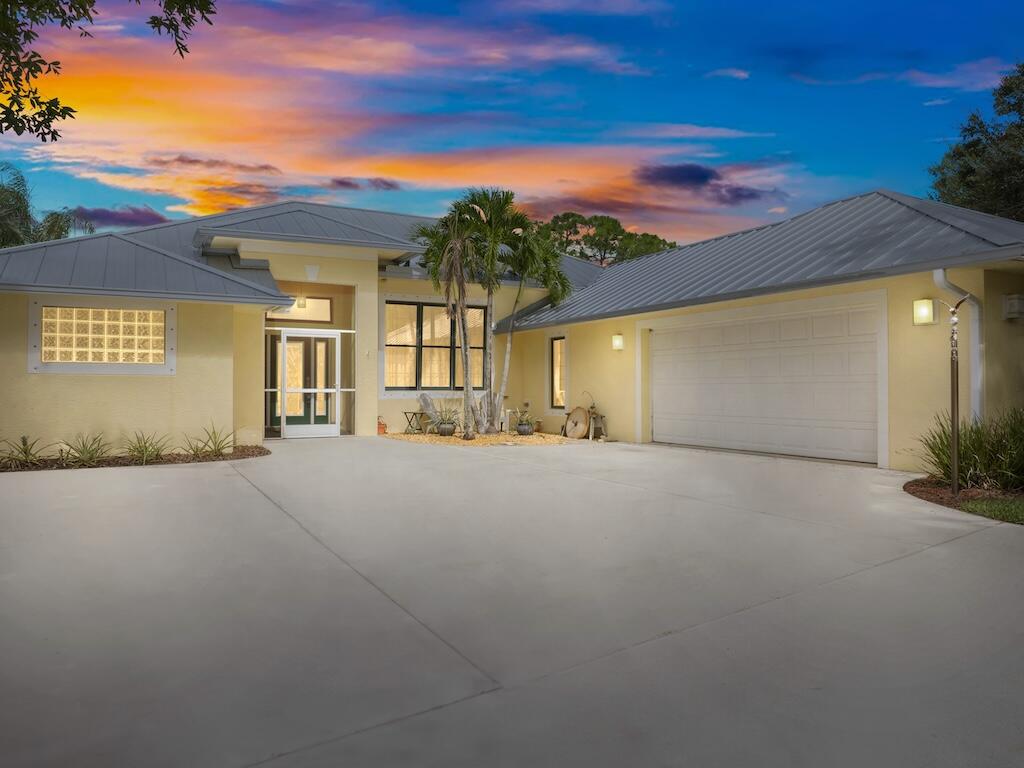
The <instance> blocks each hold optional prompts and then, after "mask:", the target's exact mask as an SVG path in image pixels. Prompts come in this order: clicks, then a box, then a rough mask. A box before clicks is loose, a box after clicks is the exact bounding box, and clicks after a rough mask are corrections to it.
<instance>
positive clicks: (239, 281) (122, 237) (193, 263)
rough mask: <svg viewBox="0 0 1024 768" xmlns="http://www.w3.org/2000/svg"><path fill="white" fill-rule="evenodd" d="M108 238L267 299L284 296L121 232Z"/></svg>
mask: <svg viewBox="0 0 1024 768" xmlns="http://www.w3.org/2000/svg"><path fill="white" fill-rule="evenodd" d="M110 237H112V238H116V239H117V240H123V241H124V242H126V243H129V244H130V245H135V246H138V247H140V248H145V249H146V250H149V251H153V252H154V253H159V254H160V255H161V256H166V257H167V258H170V259H173V260H174V261H177V262H179V263H182V264H186V265H188V266H190V267H196V268H198V269H200V270H202V271H203V272H209V273H210V274H211V275H214V276H216V277H220V278H223V279H225V280H229V281H231V282H233V283H237V284H239V285H244V286H246V287H247V288H254V289H255V290H257V291H259V292H260V293H262V294H264V295H266V296H267V297H273V298H281V297H282V296H283V295H284V294H281V293H277V294H274V293H271V292H270V291H269V290H268V289H267V287H266V286H263V285H260V284H259V283H255V282H252V281H250V280H246V279H245V278H242V277H235V276H234V275H231V274H228V273H227V272H224V271H223V270H220V269H217V268H216V267H211V266H210V265H209V264H207V263H206V262H202V261H197V260H196V259H189V258H187V257H185V256H179V255H178V254H176V253H173V252H172V251H168V250H165V249H163V248H160V247H159V246H155V245H150V244H149V243H144V242H142V241H141V240H134V239H132V238H130V237H127V236H125V234H124V233H121V232H117V233H111V235H110Z"/></svg>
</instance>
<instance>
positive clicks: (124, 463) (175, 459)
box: [0, 445, 270, 472]
mask: <svg viewBox="0 0 1024 768" xmlns="http://www.w3.org/2000/svg"><path fill="white" fill-rule="evenodd" d="M269 455H270V451H268V450H267V449H266V448H264V447H263V446H262V445H236V446H235V449H234V450H233V451H232V452H231V453H225V454H224V455H223V456H203V457H202V458H196V457H194V456H192V455H191V454H188V453H168V454H164V456H162V457H161V458H160V460H159V461H151V462H149V463H147V464H145V466H147V467H155V466H157V465H158V464H205V463H206V462H208V461H235V460H237V459H252V458H255V457H257V456H269ZM141 466H143V465H142V464H138V463H136V462H134V461H132V460H131V459H130V458H129V457H128V456H110V457H108V458H105V459H102V460H101V461H98V462H96V464H95V465H94V467H141ZM42 469H81V467H72V466H65V465H62V464H60V463H59V462H58V460H57V459H52V458H49V459H43V460H42V461H40V462H39V464H37V465H35V466H34V467H6V466H0V472H35V471H37V470H42ZM90 469H91V467H90Z"/></svg>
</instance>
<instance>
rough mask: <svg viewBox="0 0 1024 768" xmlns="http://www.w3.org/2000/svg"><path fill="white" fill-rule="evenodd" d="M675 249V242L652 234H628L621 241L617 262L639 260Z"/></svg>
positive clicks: (616, 255)
mask: <svg viewBox="0 0 1024 768" xmlns="http://www.w3.org/2000/svg"><path fill="white" fill-rule="evenodd" d="M675 247H676V244H675V243H674V242H672V241H670V240H666V239H665V238H663V237H659V236H658V235H654V234H651V233H650V232H627V233H626V234H624V235H623V236H622V238H621V239H620V240H619V252H618V253H617V254H615V261H627V260H629V259H637V258H639V257H641V256H647V255H648V254H651V253H658V252H660V251H666V250H668V249H669V248H675Z"/></svg>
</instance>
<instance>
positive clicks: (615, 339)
mask: <svg viewBox="0 0 1024 768" xmlns="http://www.w3.org/2000/svg"><path fill="white" fill-rule="evenodd" d="M625 348H626V340H625V339H624V338H622V334H621V333H613V334H612V349H614V350H615V351H616V352H618V351H621V350H623V349H625Z"/></svg>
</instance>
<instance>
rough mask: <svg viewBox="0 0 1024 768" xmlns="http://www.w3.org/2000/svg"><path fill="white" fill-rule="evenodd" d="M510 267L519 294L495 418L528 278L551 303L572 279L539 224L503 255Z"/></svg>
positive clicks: (565, 291) (560, 296) (561, 295)
mask: <svg viewBox="0 0 1024 768" xmlns="http://www.w3.org/2000/svg"><path fill="white" fill-rule="evenodd" d="M504 261H505V263H506V264H507V265H508V268H509V269H510V270H511V271H512V272H513V273H514V274H515V275H516V277H517V278H518V281H519V285H518V287H517V289H516V298H515V301H514V302H513V303H512V315H511V317H510V319H509V327H508V339H506V342H505V367H504V368H502V371H501V386H500V387H499V388H498V391H497V393H496V394H495V397H494V407H493V410H492V411H491V413H492V418H495V419H496V417H497V415H499V414H500V413H501V404H502V403H503V402H504V401H505V391H506V389H507V388H508V370H509V366H510V365H511V361H512V337H513V335H514V334H515V332H516V313H517V312H518V311H519V304H520V302H521V301H522V298H523V289H524V288H525V287H526V284H527V282H528V281H534V282H537V283H539V284H540V285H541V286H543V287H544V288H545V289H547V292H548V298H549V299H550V300H551V303H552V304H560V303H561V302H562V301H563V300H564V299H565V297H566V296H568V295H569V293H570V292H571V291H572V283H571V282H569V278H568V276H567V275H566V274H565V272H563V271H562V257H561V254H560V253H559V252H558V250H557V249H556V248H555V244H554V242H552V239H551V238H550V236H548V234H547V233H546V232H542V231H541V230H540V225H537V224H529V225H528V226H527V227H526V228H525V229H524V230H523V233H522V236H521V237H519V238H518V239H517V240H516V241H515V244H514V246H513V247H512V248H511V250H510V251H508V252H507V253H506V254H505V256H504Z"/></svg>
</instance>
